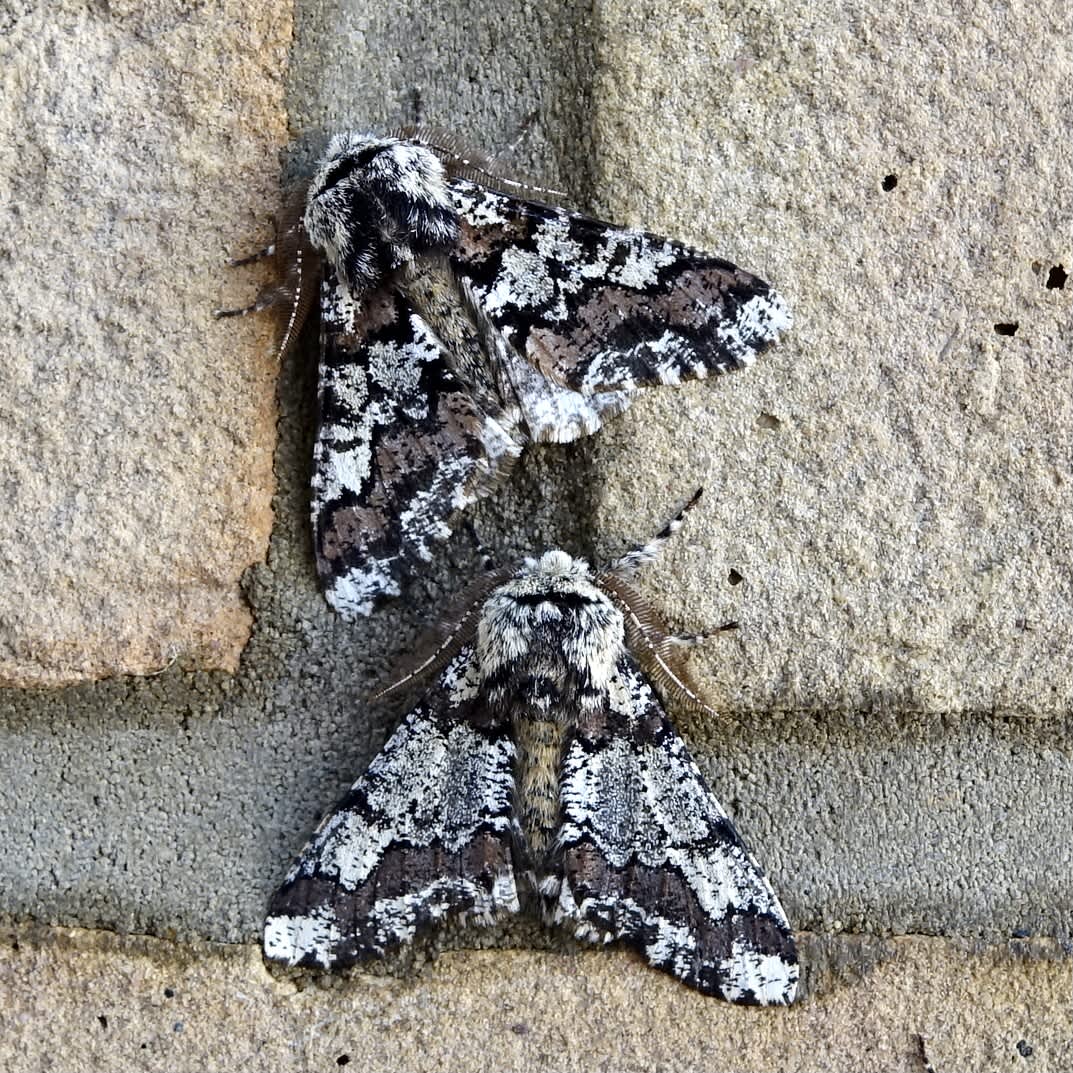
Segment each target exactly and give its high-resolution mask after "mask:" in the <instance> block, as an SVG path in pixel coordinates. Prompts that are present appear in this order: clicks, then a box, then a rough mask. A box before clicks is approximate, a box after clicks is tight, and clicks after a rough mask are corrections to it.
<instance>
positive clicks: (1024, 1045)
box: [1017, 1039, 1032, 1058]
mask: <svg viewBox="0 0 1073 1073" xmlns="http://www.w3.org/2000/svg"><path fill="white" fill-rule="evenodd" d="M1017 1053H1018V1054H1019V1055H1020V1056H1021V1057H1022V1058H1031V1057H1032V1044H1031V1043H1029V1042H1028V1040H1024V1039H1019V1040H1018V1041H1017Z"/></svg>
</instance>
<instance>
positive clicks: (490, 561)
mask: <svg viewBox="0 0 1073 1073" xmlns="http://www.w3.org/2000/svg"><path fill="white" fill-rule="evenodd" d="M462 528H463V529H465V531H466V535H467V536H468V537H469V539H470V542H471V543H472V544H473V550H474V551H475V552H476V553H477V554H478V555H479V556H480V559H481V571H482V573H485V574H487V573H488V572H489V571H491V570H494V569H495V565H496V561H495V557H494V556H493V555H492V552H491V550H490V549H489V548H488V545H487V544H485V543H484V541H482V540H481V538H480V536H479V535H478V533H477V528H476V526H474V524H473V521H472V520H471V519H470V518H466V519H465V521H463V523H462Z"/></svg>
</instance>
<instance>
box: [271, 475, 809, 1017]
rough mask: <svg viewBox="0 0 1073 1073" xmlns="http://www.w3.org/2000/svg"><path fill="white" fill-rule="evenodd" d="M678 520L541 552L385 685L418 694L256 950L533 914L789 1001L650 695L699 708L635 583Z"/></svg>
mask: <svg viewBox="0 0 1073 1073" xmlns="http://www.w3.org/2000/svg"><path fill="white" fill-rule="evenodd" d="M698 495H699V493H698ZM695 501H696V496H695V497H694V499H693V500H692V501H691V503H690V504H689V506H691V505H692V503H693V502H695ZM686 509H688V506H687V508H686ZM684 514H685V510H683V512H682V513H681V514H679V515H678V516H677V517H676V518H675V519H674V520H673V521H671V522H670V523H669V524H668V525H667V526H666V527H665V528H664V529H663V530H662V531H661V532H660V533H659V534H658V535H657V536H656V537H655V538H653V540H652V541H650V542H649V543H648V544H646V545H642V546H639V547H637V548H634V549H633V550H632V551H631V552H629V553H628V554H626V555H625V556H623V557H622V558H620V559H618V560H617V561H615V562H614V563H612V564H611V565H610V566H608V567H607V568H606V569H604V570H601V571H599V572H595V571H594V570H592V569H591V568H590V566H589V565H588V564H587V563H586V562H585V560H583V559H579V558H573V557H571V556H570V555H568V554H566V553H565V552H563V551H549V552H546V553H545V554H544V555H542V556H540V557H539V558H528V559H526V560H525V561H524V562H523V564H522V565H521V567H520V569H518V570H517V571H516V572H513V573H512V572H510V571H498V572H491V573H489V574H488V575H487V576H485V577H483V578H482V579H481V580H480V581H479V582H478V583H476V585H475V586H474V587H473V589H472V590H471V591H470V593H469V598H468V603H467V605H466V606H465V607H464V610H463V611H462V613H461V614H460V616H459V617H458V618H457V621H456V622H455V623H454V625H453V626H451V627H450V628H448V629H446V631H445V633H444V634H443V636H442V639H441V641H440V643H439V644H438V645H437V646H436V648H435V649H434V650H433V653H432V655H430V656H429V657H428V658H427V659H425V660H424V661H423V662H422V663H421V665H420V666H419V668H418V670H417V671H414V672H411V674H409V675H407V676H406V677H405V678H404V679H402V682H401V683H396V685H399V684H402V683H405V682H408V681H410V680H412V679H413V677H414V674H416V673H431V672H433V671H434V672H435V678H434V681H433V682H432V685H431V686H430V688H429V689H428V690H427V692H426V693H425V695H424V697H423V698H422V699H421V700H420V702H419V703H418V704H417V706H416V707H415V708H414V709H413V710H412V711H411V712H410V713H409V714H408V715H407V716H406V717H405V719H404V720H403V722H402V723H401V725H400V726H399V728H398V729H397V730H396V731H395V733H394V734H393V735H392V736H391V738H389V740H388V742H387V744H386V745H385V746H384V747H383V749H382V751H381V752H380V754H379V755H378V756H377V757H376V758H375V759H374V760H373V762H372V764H371V765H370V767H369V769H368V771H367V772H366V773H365V774H364V775H363V776H362V777H361V778H360V779H359V780H358V781H357V782H356V783H355V784H354V786H353V788H352V789H351V790H350V792H349V793H348V794H347V795H346V796H345V797H344V798H343V799H342V801H340V802H339V804H338V805H337V806H336V807H335V809H333V810H332V811H331V812H329V813H328V815H327V816H326V817H325V818H324V819H323V820H322V822H321V824H320V826H319V827H318V828H317V830H316V831H315V833H314V834H313V836H312V838H311V840H310V842H309V844H308V845H307V846H306V847H305V849H304V850H303V851H302V853H301V855H300V856H299V857H298V859H297V861H296V862H295V863H294V865H293V867H292V868H291V870H290V871H289V873H288V874H287V877H286V879H285V881H284V883H283V885H282V886H281V887H280V888H279V890H278V891H277V892H276V893H275V895H274V896H273V897H272V899H271V902H270V904H269V907H268V913H267V918H266V921H265V929H264V951H265V954H266V956H267V957H268V958H269V959H272V960H276V961H281V962H286V963H287V964H289V965H302V966H310V967H318V968H322V969H334V968H337V967H345V966H349V965H353V964H355V963H356V962H359V961H362V960H363V959H367V958H373V957H383V956H384V955H386V954H387V953H388V952H389V951H391V950H393V949H394V948H397V947H399V946H400V945H402V944H404V943H407V942H409V941H410V940H411V939H413V938H414V936H415V935H416V934H417V933H419V932H420V931H422V930H423V929H426V928H428V927H429V926H431V925H434V924H437V923H440V922H443V921H445V920H448V919H452V918H454V919H460V920H464V921H468V922H471V923H473V924H477V925H487V924H491V923H493V922H495V921H497V920H499V919H501V918H503V917H505V916H508V915H510V914H513V913H518V912H520V911H522V910H523V908H526V907H528V906H530V905H531V906H533V907H535V908H539V911H540V912H541V913H542V915H543V918H544V921H545V923H547V924H548V925H551V926H562V927H565V928H567V929H569V930H571V931H572V932H573V934H574V935H575V936H577V937H578V938H580V939H583V940H587V941H589V942H593V943H606V942H610V941H613V940H621V941H623V942H625V943H626V944H628V945H629V946H632V947H634V948H635V949H636V950H638V951H640V953H641V954H643V955H644V957H645V958H646V959H647V960H648V962H649V963H650V964H651V965H653V966H655V967H656V968H659V969H663V970H665V971H666V972H669V973H671V974H672V975H674V976H676V977H678V978H679V979H680V980H682V981H684V982H685V983H686V984H689V985H690V986H691V987H695V988H697V989H698V990H700V991H702V992H704V993H705V994H709V995H717V996H721V997H723V998H725V999H728V1000H730V1001H731V1002H738V1003H744V1004H752V1005H769V1004H780V1003H789V1002H790V1001H792V1000H793V998H794V995H795V992H796V987H797V979H798V962H797V954H796V950H795V945H794V936H793V932H792V931H791V929H790V925H789V923H788V922H787V919H786V915H785V913H784V912H783V910H782V907H781V906H780V905H779V902H778V900H777V898H776V897H775V895H774V893H773V892H772V889H771V887H770V886H769V884H768V882H767V880H766V879H765V878H764V875H763V873H762V872H761V870H760V868H759V866H758V865H757V864H756V862H755V861H754V860H753V858H752V856H751V855H750V853H749V851H748V850H747V849H746V847H745V845H744V844H743V842H742V840H741V838H740V837H739V836H738V834H737V832H736V831H735V829H734V827H733V825H732V824H731V822H730V820H729V819H728V817H727V815H726V813H725V812H724V811H723V809H722V807H721V806H720V805H719V803H718V802H717V801H716V800H715V798H714V797H713V796H712V794H711V792H710V791H709V789H708V787H707V785H706V784H705V781H704V779H703V777H702V776H701V773H700V771H699V770H698V768H697V765H696V764H695V763H694V761H693V760H692V758H691V757H690V755H689V753H688V751H687V750H686V747H685V745H684V744H683V742H682V739H681V738H680V737H679V736H678V734H677V733H676V731H675V729H674V727H673V726H672V725H671V723H670V721H669V720H668V718H667V715H666V713H665V712H664V709H663V706H662V704H661V702H660V700H659V698H658V697H657V694H656V692H655V690H654V688H653V686H654V685H657V684H658V685H659V686H661V687H663V688H664V689H665V690H666V691H667V692H668V693H669V694H670V695H672V696H674V697H676V698H679V699H681V700H683V701H686V702H689V703H692V704H700V705H702V706H703V702H702V701H701V700H700V699H699V697H698V695H697V692H696V690H695V688H694V687H693V686H692V685H691V684H690V683H689V680H688V678H687V677H686V676H685V675H684V673H683V671H682V668H681V666H680V660H679V659H676V656H675V653H676V652H677V651H678V650H679V646H680V645H681V644H683V643H691V642H692V641H695V640H696V638H695V637H693V638H678V637H673V636H669V635H668V634H667V633H666V631H665V630H664V628H663V627H662V626H661V625H660V624H659V622H658V620H657V617H656V615H655V613H654V611H653V609H652V608H651V606H650V605H649V604H648V602H647V601H646V600H645V599H644V598H643V597H642V596H641V595H640V594H639V593H638V592H637V590H636V589H635V588H634V587H633V585H632V583H631V578H632V576H633V575H634V574H635V573H636V572H637V570H638V569H640V568H641V567H642V566H644V565H645V564H646V563H649V562H651V561H652V560H653V559H654V558H655V557H656V556H657V554H658V552H659V550H660V547H661V546H662V544H663V543H664V542H665V541H666V540H667V539H668V538H669V537H670V536H671V535H672V534H673V533H674V532H675V531H676V530H677V529H678V528H679V527H680V526H681V524H682V518H683V516H684ZM391 688H395V687H394V686H393V687H391ZM709 710H710V709H709Z"/></svg>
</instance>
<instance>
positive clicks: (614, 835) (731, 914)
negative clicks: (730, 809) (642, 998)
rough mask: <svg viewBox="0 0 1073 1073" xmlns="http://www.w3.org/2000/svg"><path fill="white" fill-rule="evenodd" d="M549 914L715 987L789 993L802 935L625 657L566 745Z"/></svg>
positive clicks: (755, 996)
mask: <svg viewBox="0 0 1073 1073" xmlns="http://www.w3.org/2000/svg"><path fill="white" fill-rule="evenodd" d="M560 801H561V808H562V812H561V826H560V828H559V834H558V840H557V843H556V854H555V856H556V859H557V866H558V875H556V876H555V882H553V883H551V884H548V885H546V886H545V888H544V889H546V890H548V891H550V892H552V893H554V892H555V891H556V888H557V897H554V898H553V899H552V900H551V903H550V904H549V906H548V915H549V916H550V917H551V919H552V920H553V921H554V922H556V923H560V924H564V925H566V926H568V927H573V929H574V931H575V933H576V934H577V936H578V937H579V938H583V939H587V940H589V941H592V942H609V941H611V940H615V939H620V940H623V941H625V942H626V943H627V944H628V945H630V946H632V947H634V948H635V949H636V950H638V951H639V952H640V953H641V954H643V955H644V957H645V958H646V959H647V960H648V962H649V963H650V964H651V965H653V966H654V967H656V968H659V969H663V970H665V971H666V972H669V973H671V974H672V975H673V976H676V977H678V978H679V979H681V980H683V981H684V982H685V983H687V984H689V985H690V986H692V987H695V988H697V989H698V990H700V991H703V992H705V993H706V994H712V995H720V996H722V997H723V998H725V999H727V1000H729V1001H731V1002H737V1003H742V1004H746V1005H771V1004H784V1003H788V1002H791V1001H792V1000H793V997H794V994H795V992H796V988H797V978H798V963H797V953H796V948H795V945H794V937H793V932H792V930H791V928H790V925H789V923H788V921H787V920H786V916H785V914H784V913H783V911H782V907H781V906H780V905H779V902H778V900H777V899H776V897H775V894H774V893H773V891H772V889H771V887H770V885H769V884H768V882H767V880H766V879H765V878H764V874H763V872H762V871H761V870H760V867H759V866H758V865H757V863H756V862H755V861H754V860H753V858H752V856H751V855H750V854H749V852H748V850H747V849H746V848H745V846H744V844H743V843H742V840H741V838H740V837H739V836H738V833H737V832H736V831H735V829H734V827H733V825H732V824H731V822H730V820H729V819H728V818H727V815H726V813H725V812H724V811H723V809H722V807H721V806H720V805H719V803H718V801H716V800H715V798H714V797H713V796H712V794H711V792H710V791H709V789H708V787H707V785H706V784H705V782H704V779H703V777H702V776H701V774H700V772H699V771H698V769H697V766H696V764H695V763H694V761H693V759H692V758H691V757H690V755H689V753H688V752H687V750H686V747H685V745H684V744H683V742H682V740H681V738H680V737H679V736H678V734H677V732H676V731H675V729H674V727H673V726H672V725H671V723H670V721H669V720H668V719H667V716H666V714H665V713H664V711H663V709H662V707H661V705H660V703H659V701H658V700H657V698H656V697H655V695H654V694H653V692H652V689H651V687H650V686H649V684H648V682H647V681H646V679H645V678H644V676H643V675H642V673H641V671H640V670H639V669H638V667H637V665H636V663H635V662H634V660H633V658H632V656H630V654H629V653H627V652H624V653H623V654H622V656H621V658H620V660H619V664H618V668H617V672H616V674H615V676H614V678H613V680H612V682H611V686H610V689H609V692H608V704H607V706H606V707H605V708H603V709H602V710H600V711H598V712H596V713H594V714H591V715H589V716H586V717H583V718H581V719H579V721H578V723H577V725H576V727H575V728H574V730H573V732H572V733H571V735H570V736H569V737H568V740H567V743H566V747H565V750H564V757H563V766H562V774H561V784H560Z"/></svg>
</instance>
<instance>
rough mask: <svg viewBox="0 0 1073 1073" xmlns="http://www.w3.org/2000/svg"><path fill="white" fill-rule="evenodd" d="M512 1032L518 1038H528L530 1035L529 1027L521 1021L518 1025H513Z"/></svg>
mask: <svg viewBox="0 0 1073 1073" xmlns="http://www.w3.org/2000/svg"><path fill="white" fill-rule="evenodd" d="M510 1030H511V1032H513V1033H514V1034H515V1035H516V1036H528V1035H529V1026H528V1025H527V1024H523V1023H522V1022H521V1021H519V1022H518V1023H517V1024H514V1025H511V1026H510Z"/></svg>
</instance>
